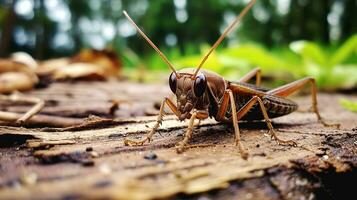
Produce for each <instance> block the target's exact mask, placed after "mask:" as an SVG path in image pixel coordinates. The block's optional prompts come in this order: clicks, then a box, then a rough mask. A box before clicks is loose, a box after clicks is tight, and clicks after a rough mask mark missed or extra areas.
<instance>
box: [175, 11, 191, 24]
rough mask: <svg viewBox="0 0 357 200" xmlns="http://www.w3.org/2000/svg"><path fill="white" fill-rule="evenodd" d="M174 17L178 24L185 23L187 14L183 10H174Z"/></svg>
mask: <svg viewBox="0 0 357 200" xmlns="http://www.w3.org/2000/svg"><path fill="white" fill-rule="evenodd" d="M175 16H176V20H177V21H178V22H180V23H185V22H186V21H187V19H188V14H187V11H186V10H185V9H176V10H175Z"/></svg>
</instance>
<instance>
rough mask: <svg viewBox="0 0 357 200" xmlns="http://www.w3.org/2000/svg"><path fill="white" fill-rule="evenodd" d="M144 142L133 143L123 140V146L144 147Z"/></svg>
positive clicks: (132, 141)
mask: <svg viewBox="0 0 357 200" xmlns="http://www.w3.org/2000/svg"><path fill="white" fill-rule="evenodd" d="M145 141H146V140H142V141H134V140H129V139H125V140H124V145H125V146H142V145H144V142H145Z"/></svg>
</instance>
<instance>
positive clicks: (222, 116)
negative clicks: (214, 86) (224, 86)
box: [216, 89, 248, 160]
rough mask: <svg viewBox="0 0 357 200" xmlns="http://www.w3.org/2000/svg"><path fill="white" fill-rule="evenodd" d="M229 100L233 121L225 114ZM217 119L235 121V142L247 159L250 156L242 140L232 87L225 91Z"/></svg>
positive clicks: (243, 156)
mask: <svg viewBox="0 0 357 200" xmlns="http://www.w3.org/2000/svg"><path fill="white" fill-rule="evenodd" d="M229 101H230V102H231V110H232V118H233V120H232V121H231V120H229V119H228V118H226V116H225V115H226V112H227V109H228V105H229ZM216 120H217V121H223V122H228V121H231V122H232V123H233V127H234V133H235V144H236V145H237V146H238V148H239V151H240V153H241V156H242V158H243V159H245V160H246V159H247V158H248V152H247V151H246V150H245V149H244V146H243V144H242V142H241V140H240V130H239V126H238V118H237V108H236V104H235V100H234V96H233V93H232V91H231V90H230V89H228V90H226V91H225V93H224V96H223V100H222V103H221V106H220V108H219V111H218V113H217V116H216Z"/></svg>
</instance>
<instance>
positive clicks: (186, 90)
mask: <svg viewBox="0 0 357 200" xmlns="http://www.w3.org/2000/svg"><path fill="white" fill-rule="evenodd" d="M254 3H255V0H252V1H250V2H249V4H248V5H247V6H246V7H245V8H244V9H243V11H242V12H241V13H240V14H239V15H238V16H237V17H236V18H235V20H234V21H233V22H232V23H231V24H230V25H229V26H228V27H227V28H226V29H225V31H224V32H223V33H222V35H221V36H220V37H219V38H218V40H217V41H216V42H215V43H214V44H213V46H212V47H211V49H210V50H209V51H208V53H207V54H206V55H205V56H204V57H203V59H202V61H201V62H200V64H199V65H198V67H197V68H184V69H181V70H179V71H176V70H175V68H174V67H173V65H172V64H171V63H170V61H169V60H168V59H167V58H166V56H165V55H164V54H163V53H162V52H161V51H160V50H159V49H158V48H157V47H156V46H155V44H154V43H153V42H152V41H151V40H150V39H149V38H148V37H147V36H146V35H145V33H143V32H142V31H141V30H140V28H139V27H138V26H137V25H136V24H135V22H134V21H133V20H132V19H131V18H130V16H129V15H128V14H127V13H126V12H125V11H124V12H123V13H124V15H125V16H126V17H127V18H128V20H129V21H130V22H131V23H132V24H133V26H134V27H135V28H136V29H137V31H138V32H139V33H140V34H141V35H142V37H143V38H144V39H145V40H146V41H147V42H148V43H149V44H150V45H151V46H152V47H153V48H154V49H155V50H156V51H157V53H158V54H159V55H160V57H161V58H162V59H163V60H164V61H165V63H166V64H167V65H168V66H169V67H170V69H171V70H172V73H171V75H170V77H169V85H170V88H171V91H172V92H173V93H174V94H175V95H176V98H177V106H176V105H175V104H174V103H173V102H172V101H171V100H170V99H169V98H165V99H164V100H163V101H162V104H161V107H160V113H159V115H158V118H157V122H156V124H155V125H154V127H153V128H152V129H151V131H150V132H149V133H148V134H147V135H146V137H145V138H143V139H142V140H140V141H133V140H129V139H125V140H124V144H125V145H130V146H137V145H143V144H144V143H145V142H150V141H151V140H152V137H153V135H154V134H155V132H156V130H157V129H158V128H159V126H160V124H161V123H162V120H163V115H164V106H165V105H167V106H168V107H169V108H170V109H171V111H172V112H173V113H174V114H175V115H176V116H177V117H178V119H179V120H181V121H182V120H185V119H189V123H188V128H187V130H186V132H185V135H184V139H183V140H182V141H181V142H179V143H178V144H177V145H176V150H177V152H178V153H181V152H183V151H184V150H185V148H186V147H187V145H188V142H189V140H190V138H191V137H192V131H193V127H194V125H195V124H194V121H195V119H199V120H203V119H206V118H208V117H213V118H214V119H215V120H216V121H218V122H224V123H233V127H234V133H235V144H236V145H237V146H238V148H239V150H240V153H241V156H242V158H244V159H246V158H247V157H248V152H247V151H246V150H245V148H244V146H243V144H242V143H241V139H240V131H239V126H238V121H239V120H247V121H251V120H265V122H266V124H267V127H268V129H269V131H268V133H269V134H270V135H271V137H272V138H273V139H274V140H276V141H277V143H278V144H282V145H293V146H295V145H296V142H295V141H293V140H282V139H280V138H279V137H278V136H277V133H276V131H275V130H274V128H273V126H272V123H271V118H275V117H280V116H283V115H287V114H290V113H292V112H294V111H295V110H297V107H298V105H297V104H296V103H295V102H293V101H291V100H288V99H286V97H287V96H289V95H290V94H292V93H294V92H296V91H298V90H300V89H301V88H303V86H305V85H306V84H308V83H310V84H311V96H312V111H313V112H314V113H315V114H316V116H317V119H318V121H319V122H320V123H322V124H323V125H324V126H339V125H338V124H328V123H326V122H325V121H324V120H323V119H322V117H321V116H320V113H319V110H318V107H317V97H316V96H317V86H316V83H315V79H314V78H311V77H307V78H303V79H300V80H297V81H295V82H292V83H289V84H286V85H283V86H280V87H278V88H275V89H265V88H262V87H260V82H261V70H260V69H259V68H256V69H254V70H252V71H251V72H249V73H248V74H246V75H245V76H243V77H242V78H240V79H239V80H238V81H228V80H225V79H224V78H223V77H221V76H219V75H218V74H216V73H214V72H211V71H208V70H201V67H202V65H203V64H204V63H205V61H206V60H207V58H208V57H209V55H210V54H211V53H212V52H213V51H214V50H215V49H216V48H217V46H218V45H219V44H220V43H221V42H222V40H223V39H224V38H225V37H226V35H227V34H228V33H229V32H230V31H231V30H232V29H233V28H234V27H235V26H236V25H237V24H238V23H239V22H240V21H241V19H242V18H243V16H244V15H245V14H246V13H247V12H248V11H249V9H250V8H251V7H252V6H253V5H254ZM254 77H255V79H256V84H255V85H253V84H248V83H247V82H248V81H249V80H251V79H252V78H254Z"/></svg>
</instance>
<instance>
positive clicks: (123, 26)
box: [117, 19, 136, 37]
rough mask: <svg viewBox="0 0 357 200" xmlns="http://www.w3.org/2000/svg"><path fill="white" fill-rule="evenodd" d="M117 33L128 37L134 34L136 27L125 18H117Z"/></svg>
mask: <svg viewBox="0 0 357 200" xmlns="http://www.w3.org/2000/svg"><path fill="white" fill-rule="evenodd" d="M117 27H118V32H119V35H121V36H123V37H130V36H132V35H135V34H136V29H135V28H134V27H133V25H131V24H130V22H128V21H127V20H126V19H125V20H119V21H118V23H117Z"/></svg>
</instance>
